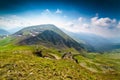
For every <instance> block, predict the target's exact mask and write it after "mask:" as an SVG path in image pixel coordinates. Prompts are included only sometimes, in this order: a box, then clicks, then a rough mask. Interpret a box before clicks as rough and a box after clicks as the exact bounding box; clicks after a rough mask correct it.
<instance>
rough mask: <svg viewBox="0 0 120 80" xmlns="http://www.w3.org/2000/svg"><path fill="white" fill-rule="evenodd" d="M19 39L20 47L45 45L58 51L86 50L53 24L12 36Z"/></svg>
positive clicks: (26, 29) (28, 28)
mask: <svg viewBox="0 0 120 80" xmlns="http://www.w3.org/2000/svg"><path fill="white" fill-rule="evenodd" d="M12 36H13V37H15V38H17V39H18V38H19V39H18V43H17V44H19V45H44V46H46V47H54V48H58V49H66V48H74V49H76V50H78V51H81V49H84V46H83V44H82V43H78V42H76V41H75V40H74V39H72V38H71V37H69V36H68V35H67V34H65V33H64V32H63V31H61V30H60V29H59V28H57V27H56V26H55V25H52V24H46V25H37V26H30V27H26V28H24V29H22V30H20V31H18V32H16V33H15V34H13V35H12Z"/></svg>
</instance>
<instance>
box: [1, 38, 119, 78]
mask: <svg viewBox="0 0 120 80" xmlns="http://www.w3.org/2000/svg"><path fill="white" fill-rule="evenodd" d="M9 41H10V38H8V39H7V41H6V39H4V40H2V41H0V42H2V44H0V80H4V79H7V80H9V79H13V80H21V79H27V80H33V79H35V80H48V79H49V80H80V79H81V80H120V77H119V76H120V54H94V53H91V54H86V55H85V56H86V57H83V56H80V55H79V56H76V57H75V58H76V59H78V62H79V64H77V63H75V62H73V61H71V60H63V59H59V60H54V59H47V58H40V57H38V56H35V55H33V54H32V52H33V51H34V48H35V46H16V45H13V44H12V43H9ZM8 43H9V44H8ZM4 44H8V45H5V46H3V45H4ZM39 49H40V50H43V53H49V54H54V55H56V56H58V57H59V58H60V57H61V54H60V53H58V51H57V50H56V49H54V48H52V49H49V48H45V47H43V46H39ZM67 51H72V52H75V51H74V50H73V49H68V50H67ZM63 52H64V51H63ZM63 52H62V53H63ZM75 53H77V52H75Z"/></svg>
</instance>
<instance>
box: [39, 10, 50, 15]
mask: <svg viewBox="0 0 120 80" xmlns="http://www.w3.org/2000/svg"><path fill="white" fill-rule="evenodd" d="M41 14H42V15H49V14H51V11H50V10H49V9H46V10H44V11H42V13H41Z"/></svg>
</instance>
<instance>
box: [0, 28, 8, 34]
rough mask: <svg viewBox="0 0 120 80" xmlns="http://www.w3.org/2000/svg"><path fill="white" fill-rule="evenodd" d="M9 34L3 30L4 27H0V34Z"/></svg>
mask: <svg viewBox="0 0 120 80" xmlns="http://www.w3.org/2000/svg"><path fill="white" fill-rule="evenodd" d="M7 34H9V32H8V31H6V30H4V29H0V35H7Z"/></svg>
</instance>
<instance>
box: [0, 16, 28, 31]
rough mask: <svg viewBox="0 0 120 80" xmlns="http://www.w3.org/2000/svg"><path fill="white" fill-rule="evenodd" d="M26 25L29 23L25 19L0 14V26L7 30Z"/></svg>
mask: <svg viewBox="0 0 120 80" xmlns="http://www.w3.org/2000/svg"><path fill="white" fill-rule="evenodd" d="M27 25H30V23H29V22H28V21H27V20H26V19H24V18H21V17H18V16H16V15H11V16H9V17H8V16H7V17H2V16H0V28H5V29H7V30H9V29H13V28H20V27H23V26H27Z"/></svg>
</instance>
